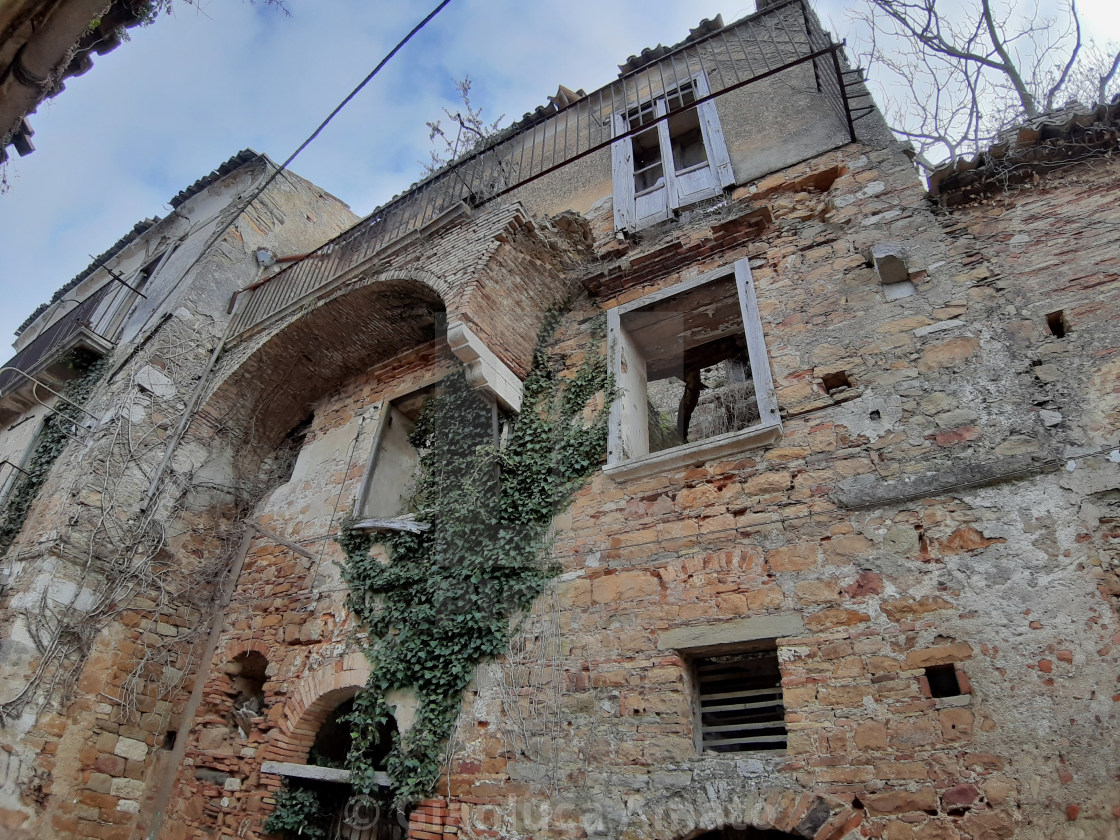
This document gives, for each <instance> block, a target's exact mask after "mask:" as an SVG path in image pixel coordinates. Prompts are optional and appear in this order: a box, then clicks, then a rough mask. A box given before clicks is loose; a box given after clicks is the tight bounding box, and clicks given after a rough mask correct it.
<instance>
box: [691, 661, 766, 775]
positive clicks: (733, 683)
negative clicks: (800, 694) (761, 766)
mask: <svg viewBox="0 0 1120 840" xmlns="http://www.w3.org/2000/svg"><path fill="white" fill-rule="evenodd" d="M692 667H693V678H694V685H695V687H696V701H697V702H696V740H697V748H698V749H699V750H701V751H705V750H712V751H714V752H722V753H727V752H752V751H755V750H784V749H785V748H786V723H785V705H784V703H783V701H782V674H781V669H780V668H779V666H778V649H777V646H776V644H775V643H774V642H773V641H770V642H767V643H765V646H757V647H755V649H753V650H749V651H745V652H738V653H729V654H727V655H717V656H706V657H704V658H702V659H696V660H694V661H693V663H692Z"/></svg>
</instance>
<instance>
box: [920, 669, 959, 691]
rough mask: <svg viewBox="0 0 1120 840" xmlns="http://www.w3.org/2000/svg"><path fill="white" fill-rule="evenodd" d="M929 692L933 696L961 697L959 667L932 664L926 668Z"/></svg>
mask: <svg viewBox="0 0 1120 840" xmlns="http://www.w3.org/2000/svg"><path fill="white" fill-rule="evenodd" d="M926 679H927V680H928V681H929V693H930V694H931V695H932V696H933V697H959V696H960V693H961V684H960V682H959V681H958V680H957V669H956V667H955V666H953V665H931V666H930V667H928V668H926Z"/></svg>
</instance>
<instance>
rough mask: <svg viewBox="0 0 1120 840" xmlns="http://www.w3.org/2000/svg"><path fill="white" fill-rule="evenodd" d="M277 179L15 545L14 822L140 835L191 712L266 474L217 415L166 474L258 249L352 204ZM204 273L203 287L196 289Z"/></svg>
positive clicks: (285, 243)
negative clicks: (234, 451) (209, 627)
mask: <svg viewBox="0 0 1120 840" xmlns="http://www.w3.org/2000/svg"><path fill="white" fill-rule="evenodd" d="M257 174H260V172H259V171H257ZM232 180H233V181H234V182H235V183H236V189H235V188H233V187H231V188H230V189H231V190H233V191H232V192H226V191H224V190H218V191H219V192H222V193H223V195H222V198H223V200H224V201H226V202H228V201H229V200H230V199H231V197H233V196H234V195H240V194H242V193H241V191H243V190H245V189H248V183H247V181H244V180H242V179H239V178H236V177H235V178H234V179H232ZM266 195H267V196H268V199H267V200H266V204H267V205H268V208H269V210H268V211H266V212H264V213H260V214H258V213H257V212H256V211H254V210H252V209H251V210H249V211H248V212H247V213H246V214H245V215H244V216H238V217H236V218H234V220H233V222H234V223H233V225H232V227H231V229H230V231H229V232H228V233H226V234H225V235H223V236H221V237H219V238H218V240H217V241H216V242H215V243H214V245H213V247H211V248H210V249H209V250H203V251H200V250H199V249H198V247H197V244H196V243H195V242H194V241H192V240H188V241H187V245H185V246H184V247H183V248H181V249H180V251H182V254H183V257H184V258H187V257H188V256H190V254H191V253H193V254H195V255H196V256H197V255H198V254H200V253H201V259H199V260H198V261H197V263H196V264H194V265H193V266H192V270H193V275H191V276H188V278H187V279H186V281H185V282H183V283H182V284H179V285H178V286H177V287H175V288H174V289H170V288H169V289H168V294H165V295H164V296H163V298H162V304H161V306H162V310H161V311H157V312H156V313H155V315H156V316H157V317H156V318H154V319H153V320H152V326H153V327H154V329H149V332H148V333H147V334H141V335H140V336H139V338H138V340H134V341H131V342H122V343H121V344H119V345H118V347H117V349H116V351H115V352H114V353H113V354H112V357H111V359H110V360H109V362H108V368H107V371H108V373H107V375H106V377H105V378H104V379H102V381H101V382H100V383H99V385H98V386H97V388H96V389H95V391H94V394H93V395H92V397H91V398H90V400H89V402H88V407H89V408H90V410H91V411H92V412H93V413H94V414H96V415H98V416H99V417H100V418H101V420H100V422H98V423H96V424H93V426H92V428H89V429H86V430H82V431H81V435H82V436H83V441H82V442H81V444H80V445H79V444H72V445H71V446H70V447H68V448H67V449H66V450H65V451H64V452H63V454H62V456H61V457H60V458H59V460H58V461H57V462H56V465H55V467H54V468H53V470H52V472H51V474H50V477H49V478H48V481H47V483H46V484H45V486H44V487H43V489H42V490H41V492H40V494H39V496H38V498H37V501H36V503H35V505H34V506H33V508H32V511H31V513H30V515H29V517H28V519H27V522H26V523H25V525H24V529H23V531H22V533H21V536H20V538H19V539H18V540H17V542H16V543H15V544H14V545H13V547H12V549H11V551H10V553H9V555H8V557H7V558H6V559H7V561H8V562H9V563H10V564H11V566H12V568H13V571H14V586H13V587H12V588H11V589H10V590H9V591H8V592H7V593H5V597H4V600H3V601H2V602H0V607H2V608H3V609H2V613H0V621H2V622H3V636H4V641H3V647H4V651H5V657H6V659H5V666H4V680H3V687H4V692H3V695H0V702H4V703H5V704H6V705H5V712H7V713H8V714H9V721H8V723H7V725H6V726H5V728H4V730H3V747H4V749H5V750H6V751H7V754H8V755H9V756H10V760H9V773H8V779H7V783H6V784H5V785H4V787H3V788H2V789H0V825H3V826H4V827H5V830H8V831H10V832H15V833H16V834H15V836H52V837H107V836H111V837H120V838H124V837H127V836H129V833H130V832H131V831H132V824H133V823H134V821H135V820H136V815H137V812H138V811H139V809H140V807H141V800H142V799H143V797H144V795H145V793H146V784H147V782H148V781H149V778H150V773H151V771H152V769H153V767H154V766H155V765H157V764H159V763H160V759H161V758H162V756H161V755H160V750H159V747H160V745H161V744H162V743H163V740H164V737H165V733H166V731H167V730H169V729H171V730H173V729H175V728H176V727H177V726H178V720H177V716H178V714H179V713H180V711H181V708H182V703H183V700H184V699H185V698H184V694H183V692H182V686H183V683H184V680H185V679H186V678H187V677H188V675H189V672H190V671H191V669H192V668H193V667H194V664H195V663H194V659H196V658H197V656H198V653H199V649H200V643H201V642H202V641H203V640H204V631H205V623H206V619H207V617H208V613H209V611H210V609H211V603H210V600H209V599H210V598H211V597H212V596H213V595H214V594H215V584H216V582H217V580H218V576H219V574H220V570H221V568H222V567H223V566H224V564H225V563H226V562H228V559H229V556H230V554H231V553H232V545H233V544H235V541H236V538H237V534H238V527H239V526H240V511H241V509H242V507H243V506H244V505H245V503H246V501H247V500H251V499H252V498H253V494H254V492H255V487H254V484H253V482H251V481H247V482H244V483H242V484H240V485H238V484H236V483H235V482H233V481H231V480H230V473H229V470H228V460H229V459H228V457H227V458H224V459H223V457H222V452H223V451H228V450H229V446H228V444H227V443H223V442H222V439H221V434H220V432H221V431H222V430H221V423H220V418H218V422H217V423H209V424H208V423H205V422H204V423H201V424H200V425H201V426H202V427H203V429H202V431H200V432H199V433H198V434H196V435H195V436H194V438H193V439H192V440H189V441H188V443H187V445H186V446H184V448H183V449H182V450H180V452H179V453H178V454H177V455H176V457H175V458H174V460H173V462H172V465H171V467H172V468H171V470H170V472H169V473H168V474H167V475H166V476H165V480H164V481H162V482H161V484H160V487H159V488H158V492H157V493H156V495H155V497H154V499H153V501H152V503H151V504H150V505H148V506H145V504H144V501H145V498H146V496H147V494H148V490H149V483H150V482H151V480H152V477H153V476H155V475H157V474H158V470H159V465H160V463H161V461H162V460H163V458H164V455H165V453H166V452H167V448H168V445H169V442H170V441H171V440H172V438H173V430H174V428H175V425H176V423H177V422H178V421H179V419H180V418H181V417H182V416H184V414H185V413H187V412H188V411H189V397H190V395H191V393H192V391H193V390H194V388H195V387H196V384H197V382H198V380H199V378H200V377H201V376H202V375H203V374H204V371H205V368H206V364H207V361H208V359H209V357H210V354H211V352H212V350H213V349H214V347H215V346H216V345H217V343H218V341H219V340H220V338H221V335H222V332H223V331H224V328H225V320H226V319H227V318H228V316H227V315H226V314H225V307H226V304H227V303H228V299H229V295H230V294H232V292H233V291H234V290H235V289H236V288H237V287H239V286H240V285H243V284H244V283H247V282H249V281H251V280H252V279H254V277H255V272H256V264H255V261H254V259H253V249H254V248H255V247H257V246H258V245H265V246H267V247H271V248H273V249H274V250H279V251H281V252H283V251H285V250H287V249H288V248H298V249H303V248H306V247H307V246H308V245H309V244H311V243H315V244H317V243H318V242H320V241H321V240H322V239H325V238H328V237H329V236H331V235H333V234H334V233H336V232H337V231H338V229H339V228H340V227H341V226H343V225H345V224H346V223H348V222H349V221H350V220H351V219H352V218H353V216H352V214H350V213H349V211H348V210H347V209H346V208H345V207H344V205H341V203H339V202H337V200H336V199H333V198H330V197H329V196H327V197H324V194H322V193H321V191H319V190H317V189H316V188H313V187H311V185H309V184H307V183H306V182H303V181H302V180H301V179H293V180H290V181H285V182H282V184H281V186H280V187H279V188H277V189H275V190H273V189H271V188H270V190H269V191H268V193H267V194H266ZM201 198H202V199H203V203H204V204H207V205H210V201H209V200H210V199H212V198H213V195H212V194H210V193H209V192H207V193H203V194H201ZM219 203H220V202H219ZM184 208H185V209H184V214H185V215H187V216H189V214H190V213H191V212H193V210H192V208H193V204H191V203H188V204H187V205H184ZM210 209H211V210H213V209H214V208H213V207H211V208H210ZM223 213H224V214H225V215H224V217H223ZM229 213H230V210H229V209H228V208H227V209H226V210H223V211H220V212H218V211H215V213H210V214H209V215H206V214H204V215H205V216H206V218H205V220H204V224H203V225H202V229H201V230H200V231H197V232H196V233H197V236H198V237H199V238H200V239H202V240H203V241H207V240H208V237H209V235H210V233H211V232H212V231H213V230H214V229H215V228H214V225H215V224H216V223H218V222H220V221H221V220H223V218H224V219H228V218H229ZM315 214H319V218H318V219H317V218H316V215H315ZM250 229H251V230H252V231H253V233H252V235H251V236H250V235H248V234H247V233H246V232H247V231H248V230H250ZM316 230H317V231H318V232H317V233H316ZM152 235H153V237H155V236H160V234H159V232H158V231H156V232H155V233H153V234H152ZM157 247H158V246H157ZM147 250H148V249H147V246H146V244H145V243H144V242H143V241H141V242H140V243H138V244H137V245H136V246H135V247H134V248H133V249H132V252H131V255H130V256H129V258H130V259H137V260H139V259H140V258H141V257H140V255H142V254H144V253H146V252H147ZM200 277H201V278H205V279H204V280H202V281H201V286H202V287H204V288H203V289H202V290H201V291H200V292H199V294H197V295H192V294H186V292H187V289H188V288H189V287H192V285H193V279H197V278H200ZM192 278H193V279H192ZM157 279H158V278H157ZM176 280H177V278H176ZM163 314H166V315H168V316H169V317H167V318H165V319H163V318H159V317H158V316H159V315H163ZM210 444H214V445H213V446H211V445H210ZM192 455H193V456H194V457H192ZM223 460H224V461H225V466H224V467H223V465H222V463H220V462H221V461H223ZM60 639H61V640H62V641H61V643H59V641H58V640H60ZM52 646H54V647H57V649H58V650H59V651H61V652H62V653H61V656H59V657H55V656H52V655H50V652H51V650H52ZM29 681H30V683H29ZM29 685H30V686H31V688H30V690H29V691H27V692H26V693H25V692H24V689H25V688H27V687H28V686H29ZM21 695H22V696H21ZM13 701H14V702H13ZM9 703H11V705H8V704H9Z"/></svg>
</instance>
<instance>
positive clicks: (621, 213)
mask: <svg viewBox="0 0 1120 840" xmlns="http://www.w3.org/2000/svg"><path fill="white" fill-rule="evenodd" d="M707 95H708V82H707V79H705V77H704V76H703V75H699V76H695V77H693V78H692V79H691V80H689V81H686V82H685V83H684V84H681V85H679V86H677V87H676V88H674V89H672V90H670V91H667V92H665V93H663V94H661V95H660V96H657V97H654V98H652V99H648V100H646V101H644V102H640V103H638V104H637V105H635V106H634V107H632V108H630V109H628V110H627V111H625V112H620V113H617V114H615V115H614V120H613V130H614V135H615V136H616V137H619V138H620V139H619V140H616V141H615V142H614V144H613V145H612V146H611V155H612V165H613V181H614V223H615V227H616V228H618V229H623V228H629V229H635V228H640V227H643V226H645V225H649V224H653V223H654V222H659V221H662V220H664V219H667V218H669V214H670V212H672V211H673V210H675V209H677V208H679V207H684V206H685V205H688V204H692V203H693V202H696V201H700V200H701V199H705V198H710V197H711V196H713V195H718V194H719V193H720V192H721V191H722V190H723V188H724V187H727V186H730V185H731V184H733V183H734V181H735V177H734V175H733V174H732V172H731V160H730V158H729V157H728V154H727V145H726V144H725V143H724V140H723V130H722V129H721V128H720V124H719V115H718V114H717V113H716V108H715V103H714V102H712V101H711V100H708V101H706V102H701V103H700V104H695V103H696V100H697V99H701V98H703V97H705V96H707ZM666 115H670V116H668V118H667V119H663V118H664V117H666ZM643 126H648V127H647V128H644V129H643ZM630 131H634V132H635V133H634V134H631V135H630V136H628V137H624V136H622V135H624V134H626V133H627V132H630Z"/></svg>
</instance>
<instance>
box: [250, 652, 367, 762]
mask: <svg viewBox="0 0 1120 840" xmlns="http://www.w3.org/2000/svg"><path fill="white" fill-rule="evenodd" d="M369 674H370V668H369V663H368V662H367V661H366V659H365V657H364V656H362V655H361V654H359V653H352V654H348V655H347V656H345V657H343V658H342V659H340V660H338V661H337V662H334V663H333V664H331V665H327V666H325V667H323V668H320V669H319V670H317V671H314V672H312V673H311V674H308V675H307V676H306V677H304V678H303V679H302V680H300V683H299V687H298V688H297V689H296V691H295V692H294V694H293V695H292V696H291V698H290V699H289V700H288V702H287V703H286V704H285V706H284V712H283V717H282V718H281V721H280V725H279V726H278V727H277V729H276V730H275V732H274V735H273V737H272V738H271V739H270V741H269V742H268V744H267V746H265V748H264V750H263V751H262V759H263V760H264V761H279V762H286V763H291V764H303V763H306V761H307V756H308V753H309V752H310V751H311V747H312V745H313V744H314V743H315V736H316V734H317V733H318V732H319V729H320V727H322V725H323V724H324V723H325V722H326V720H327V718H328V717H330V714H331V713H332V712H333V711H334V710H335V709H336V708H338V706H339V705H340V704H341V703H343V702H344V701H346V700H349V699H350V698H351V697H353V696H354V695H355V694H357V692H358V690H359V689H360V688H361V687H362V686H364V685H365V683H366V680H367V679H368V678H369Z"/></svg>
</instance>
